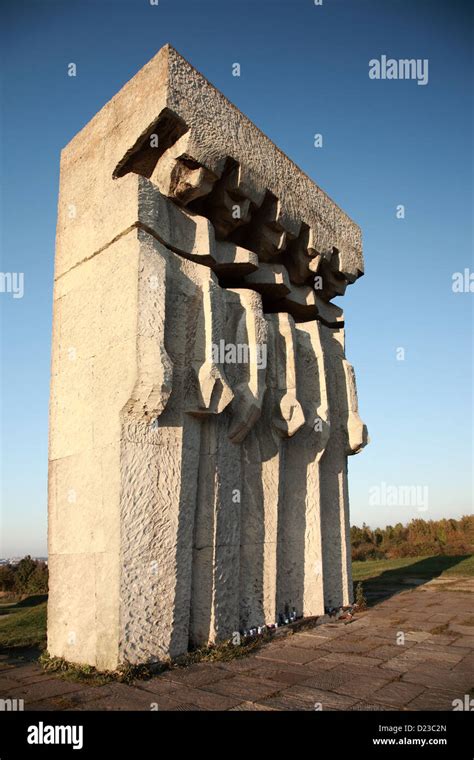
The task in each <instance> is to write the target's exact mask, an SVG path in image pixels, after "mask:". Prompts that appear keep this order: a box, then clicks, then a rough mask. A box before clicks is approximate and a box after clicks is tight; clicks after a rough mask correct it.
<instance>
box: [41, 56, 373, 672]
mask: <svg viewBox="0 0 474 760" xmlns="http://www.w3.org/2000/svg"><path fill="white" fill-rule="evenodd" d="M362 273H363V259H362V249H361V242H360V231H359V229H358V227H357V225H355V224H354V223H353V222H352V221H351V220H350V219H349V218H348V217H347V216H346V215H345V214H344V213H343V212H342V211H341V210H340V209H339V208H338V207H337V206H336V205H335V204H334V203H333V202H332V201H331V200H330V199H329V198H328V197H327V196H326V195H325V193H324V192H323V191H322V190H320V188H318V187H317V186H316V185H315V184H314V183H313V182H312V181H311V180H310V179H309V178H308V177H307V176H306V175H305V174H303V172H301V171H300V170H299V169H298V168H297V167H296V166H295V165H294V164H293V163H292V162H291V161H290V160H289V159H288V158H287V157H286V156H285V155H284V154H282V153H281V151H279V150H278V148H276V147H275V146H274V145H273V143H271V141H270V140H268V138H266V137H265V135H263V134H262V133H261V132H260V131H259V130H258V129H257V128H256V127H255V126H254V125H253V124H252V123H251V122H250V121H249V120H248V119H247V118H246V117H245V116H243V115H242V114H241V113H240V112H239V111H238V110H237V109H236V108H235V107H234V106H232V104H230V103H229V102H228V101H227V100H226V99H225V98H224V96H223V95H221V94H220V93H219V92H217V91H216V90H215V89H214V88H213V87H212V85H210V84H209V83H208V82H207V81H206V80H205V79H204V78H203V77H202V76H201V75H200V74H198V72H196V71H195V70H194V69H193V68H192V67H191V66H190V65H189V64H188V63H187V62H186V61H184V59H183V58H181V56H179V55H178V54H177V53H176V51H174V50H173V49H172V48H170V47H169V46H167V47H165V48H163V49H162V50H161V51H160V52H159V53H158V54H157V55H156V56H155V58H153V59H152V61H150V62H149V63H148V64H147V65H146V66H145V67H144V68H143V69H142V70H141V71H140V72H139V73H138V74H137V75H136V76H135V77H133V79H132V80H131V81H130V82H128V83H127V84H126V85H125V87H124V88H123V89H122V90H121V91H120V92H119V93H118V94H117V95H116V96H115V97H114V98H113V99H112V100H111V101H110V102H109V103H108V104H107V105H106V106H104V108H103V109H102V110H101V111H100V112H99V113H98V114H97V115H96V116H95V117H94V118H93V119H92V120H91V121H90V122H89V124H88V125H87V126H86V127H84V129H83V130H82V131H81V132H79V134H78V135H76V137H75V138H74V139H73V140H72V141H71V142H70V143H69V145H68V146H67V147H66V148H65V149H64V151H63V152H62V156H61V180H60V198H59V205H58V228H57V246H56V264H55V286H54V320H53V322H54V323H53V349H52V382H51V404H50V447H49V450H50V466H49V560H50V561H49V566H50V600H49V610H48V650H49V652H50V654H51V655H54V656H59V657H63V658H65V659H66V660H69V661H72V662H77V663H88V664H90V665H94V666H95V667H97V668H99V669H109V670H110V669H114V668H116V667H117V666H118V665H120V664H121V663H124V662H129V663H132V664H138V663H144V662H155V661H159V660H167V659H168V658H170V657H171V658H173V657H176V656H178V655H180V654H182V653H184V652H186V651H187V650H188V647H189V646H190V645H191V646H195V645H202V644H207V643H209V642H211V643H212V642H215V641H220V640H223V639H228V638H230V637H231V636H232V635H233V633H234V632H236V631H243V630H245V629H248V628H251V627H255V626H263V625H270V624H273V623H274V622H275V621H276V620H278V618H279V616H281V615H282V616H283V617H288V615H289V612H290V611H291V612H294V614H295V615H297V616H298V617H310V616H315V615H322V614H324V610H325V607H338V606H340V605H343V604H347V603H349V602H350V601H351V594H352V583H351V575H350V547H349V503H348V488H347V456H348V455H350V454H355V453H358V452H359V451H360V450H361V449H362V448H363V446H365V444H366V443H367V430H366V428H365V426H364V425H363V423H362V421H361V419H360V417H359V414H358V408H357V394H356V389H355V380H354V372H353V369H352V367H351V366H350V365H349V364H348V362H347V360H346V358H345V354H344V321H343V313H342V311H341V309H340V308H339V307H337V306H335V305H333V304H332V303H331V299H332V298H334V297H335V296H336V295H343V294H344V291H345V289H346V287H347V285H348V284H351V283H353V282H354V281H355V280H356V279H357V278H358V277H359V276H360V275H361V274H362Z"/></svg>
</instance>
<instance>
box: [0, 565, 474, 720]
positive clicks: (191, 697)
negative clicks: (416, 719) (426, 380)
mask: <svg viewBox="0 0 474 760" xmlns="http://www.w3.org/2000/svg"><path fill="white" fill-rule="evenodd" d="M426 586H429V587H430V588H429V593H426V591H427V589H426ZM459 587H461V588H462V589H463V590H462V592H457V591H456V589H457V588H459ZM440 588H441V589H443V590H442V591H439V589H440ZM447 589H449V593H447ZM466 589H470V590H471V593H470V594H467V593H465V591H466ZM472 591H474V580H473V579H458V585H456V581H451V580H450V581H449V583H448V584H446V583H444V582H443V583H441V582H439V581H438V580H435V581H431V582H430V583H429V584H425V585H424V586H418V587H417V588H416V590H413V589H410V590H407V591H402V592H400V593H398V594H396V595H395V596H393V597H391V598H389V599H387V600H385V601H381V602H379V603H378V604H377V605H376V606H375V607H373V608H371V609H369V610H368V611H367V612H364V613H360V614H359V615H358V616H357V617H356V618H355V619H354V620H353V621H351V622H350V623H348V622H343V621H338V622H333V621H331V622H329V623H324V624H323V625H315V626H314V627H312V628H309V629H304V630H301V631H299V632H294V633H291V631H288V635H287V636H285V635H279V636H278V638H276V639H275V640H273V641H271V642H269V643H267V644H265V645H263V646H262V647H261V648H260V649H258V650H257V651H255V652H253V653H252V654H250V655H249V656H247V657H242V658H238V659H234V660H231V661H229V662H201V663H197V664H195V665H192V666H190V667H188V668H179V667H175V668H172V669H171V670H168V671H166V672H164V673H162V674H161V675H159V676H156V677H154V678H152V679H149V680H137V681H135V683H134V684H133V685H126V684H123V683H114V682H112V683H106V684H104V685H102V686H99V685H97V686H93V685H89V684H85V683H84V682H73V681H67V680H64V679H62V678H60V677H58V676H56V675H54V674H52V673H45V672H44V671H42V669H41V668H40V666H39V665H38V664H37V663H36V662H31V661H24V660H22V659H21V657H20V656H19V655H15V656H14V657H13V656H10V657H8V656H7V655H2V656H1V660H0V699H8V698H10V699H13V698H16V699H24V701H25V709H26V710H35V709H37V710H58V711H62V710H64V711H79V710H162V711H170V710H172V711H192V710H204V711H209V710H219V711H220V710H230V711H235V710H238V711H245V710H249V711H259V710H262V711H286V710H290V711H308V710H319V709H323V710H361V711H362V710H371V711H374V710H375V711H387V710H408V711H410V710H452V709H453V701H454V700H455V699H464V696H465V695H466V694H469V693H470V691H471V689H472V688H473V686H474V635H473V632H474V625H473V624H474V615H473V614H472V613H470V612H469V610H470V607H469V604H470V600H471V599H472V598H473V597H472ZM447 632H448V633H449V635H447ZM400 633H403V634H404V637H405V638H404V643H403V644H400V643H398V641H399V634H400Z"/></svg>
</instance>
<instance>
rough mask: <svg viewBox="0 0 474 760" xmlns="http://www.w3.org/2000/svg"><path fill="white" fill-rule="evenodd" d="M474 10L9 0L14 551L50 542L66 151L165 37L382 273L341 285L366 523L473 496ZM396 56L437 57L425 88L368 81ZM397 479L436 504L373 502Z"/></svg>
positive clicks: (183, 0)
mask: <svg viewBox="0 0 474 760" xmlns="http://www.w3.org/2000/svg"><path fill="white" fill-rule="evenodd" d="M469 5H470V3H469V2H461V0H450V1H449V2H445V1H444V0H383V2H381V0H323V5H322V6H315V5H314V0H280V1H278V0H267V1H265V0H260V1H259V2H256V0H252V1H251V2H249V1H247V0H241V1H239V2H237V1H236V0H235V1H233V0H219V2H207V1H206V0H200V1H199V2H197V1H196V0H159V4H158V5H157V6H151V5H150V3H149V0H110V1H107V0H94V2H78V1H77V0H68V2H54V1H51V2H48V0H42V1H41V2H40V1H37V2H34V1H31V0H30V1H26V2H22V1H21V0H4V2H3V6H2V12H1V14H2V18H1V23H0V27H1V31H0V47H1V53H0V55H1V67H2V104H1V138H0V146H1V156H0V158H1V176H2V180H3V181H2V187H3V191H2V196H1V214H2V219H1V249H2V271H3V272H23V273H24V288H25V293H24V297H23V298H21V299H20V298H18V299H14V298H13V297H12V294H11V293H0V308H1V315H2V402H3V405H2V437H1V443H2V449H3V451H2V461H3V472H2V490H1V496H2V507H1V518H2V520H1V524H0V530H1V535H0V556H8V555H13V554H24V553H26V552H30V553H32V554H36V555H41V554H45V553H46V505H47V421H48V394H49V369H50V332H51V304H52V278H53V261H54V237H55V223H56V218H55V217H56V204H57V193H58V170H59V153H60V150H61V148H62V147H63V146H64V145H66V144H67V142H68V141H69V140H70V139H71V137H72V136H73V135H74V134H75V133H76V132H77V131H78V130H79V129H80V128H81V127H82V126H83V125H84V124H86V123H87V122H88V121H89V119H90V118H91V117H92V116H93V115H94V114H95V113H96V112H97V111H98V110H99V109H100V108H101V107H102V106H103V105H104V104H105V103H106V102H107V101H108V100H109V99H110V98H111V97H112V96H113V95H114V94H115V92H116V91H117V90H118V89H119V88H120V87H121V86H122V85H123V84H124V83H125V82H126V81H127V80H128V79H130V77H132V76H133V75H134V74H135V73H136V72H137V71H138V70H139V69H140V68H141V66H143V64H145V63H146V62H147V61H148V60H149V59H150V58H151V57H152V56H153V55H154V54H155V53H156V52H157V50H158V49H159V48H160V47H161V46H162V45H163V44H165V43H167V42H170V43H171V44H172V45H173V46H174V47H175V48H176V49H177V50H178V51H179V52H180V53H181V54H182V55H184V57H185V58H187V59H188V60H189V61H190V62H191V63H192V64H193V65H194V66H195V67H196V68H197V69H198V70H200V71H201V72H202V73H203V74H204V75H205V76H206V77H207V78H208V79H209V80H210V81H211V82H212V83H213V84H214V85H215V86H216V87H218V88H219V89H220V90H222V92H224V94H225V95H226V96H227V97H228V98H229V99H230V100H232V101H233V102H234V103H235V104H236V105H237V106H238V107H239V108H240V109H241V110H242V111H243V112H244V113H245V114H247V115H248V116H249V117H250V119H251V120H252V121H254V122H255V123H256V124H257V125H258V126H259V127H260V128H261V129H262V130H263V131H264V132H266V134H267V135H268V136H269V137H270V138H271V139H272V140H273V141H274V142H275V143H276V144H277V145H278V146H279V147H280V148H281V149H282V150H283V151H285V152H286V153H287V154H288V155H289V156H290V157H291V158H292V159H293V160H294V161H295V162H296V163H297V164H298V165H299V166H300V167H301V168H302V169H303V170H304V171H305V172H306V173H307V174H309V176H310V177H311V178H312V179H314V180H315V182H317V183H318V184H319V185H320V186H321V187H322V188H323V189H324V190H325V191H326V192H327V193H328V194H329V195H330V196H331V197H332V198H333V199H334V200H335V201H336V202H337V203H338V204H339V205H340V206H341V207H342V208H343V209H344V210H345V211H346V212H347V213H348V214H349V215H350V216H351V217H352V218H353V219H354V220H355V221H357V222H358V224H360V226H361V227H362V230H363V240H364V251H365V260H366V275H365V277H363V278H362V279H361V280H359V281H358V282H357V283H356V284H355V285H354V286H351V287H350V288H349V289H348V291H347V293H346V296H345V297H344V299H339V305H341V306H343V307H344V309H345V313H346V321H347V355H348V358H349V360H350V361H351V362H352V363H353V364H354V366H355V369H356V374H357V379H358V389H359V402H360V409H361V414H362V416H363V419H364V421H365V422H366V423H367V425H368V427H369V432H370V435H371V444H370V446H369V447H368V448H367V449H365V451H364V452H362V453H361V454H360V455H359V456H357V457H355V458H352V459H351V460H350V464H349V473H350V495H351V509H352V522H353V523H358V524H360V523H362V521H363V520H365V522H367V523H368V524H370V525H372V526H374V527H375V526H377V525H381V526H384V525H386V524H387V523H391V524H394V523H396V522H397V521H401V522H406V521H407V520H409V519H411V518H412V517H419V516H421V517H425V518H434V519H435V518H439V517H444V516H453V517H458V516H460V515H462V514H465V513H468V512H471V511H472V469H473V465H472V385H473V383H472V380H473V367H472V348H473V321H472V302H473V298H474V295H473V294H472V293H471V294H470V293H453V291H452V275H453V273H454V272H457V271H463V270H464V269H465V268H466V267H467V268H469V269H470V270H471V271H472V270H473V269H474V265H473V260H472V74H471V73H470V72H472V52H471V50H470V31H469V27H470V25H472V16H471V15H470V12H469ZM383 54H385V55H387V56H389V57H392V58H395V59H401V58H415V59H425V58H426V59H428V60H429V82H428V84H427V85H426V86H419V85H417V82H416V81H413V80H404V81H401V80H371V79H370V78H369V76H368V70H369V65H368V62H369V60H371V59H373V58H380V56H381V55H383ZM70 62H74V63H76V65H77V77H75V78H72V77H68V76H67V66H68V63H70ZM235 62H238V63H240V65H241V76H240V77H239V78H238V77H233V76H232V64H233V63H235ZM315 133H321V134H322V135H323V147H322V148H315V147H314V145H313V138H314V134H315ZM399 204H403V205H404V206H405V218H404V219H397V218H396V213H395V212H396V207H397V206H398V205H399ZM399 347H402V348H404V350H405V360H404V361H399V360H397V357H396V350H397V348H399ZM382 483H386V484H387V485H394V486H397V487H398V486H419V487H427V488H428V493H429V504H428V509H427V510H426V511H423V512H420V510H419V507H418V506H415V505H414V506H395V507H394V506H387V505H385V506H384V505H383V504H379V505H378V506H373V505H372V504H371V503H370V498H369V495H370V493H371V491H370V489H373V488H374V487H377V486H380V485H381V484H382Z"/></svg>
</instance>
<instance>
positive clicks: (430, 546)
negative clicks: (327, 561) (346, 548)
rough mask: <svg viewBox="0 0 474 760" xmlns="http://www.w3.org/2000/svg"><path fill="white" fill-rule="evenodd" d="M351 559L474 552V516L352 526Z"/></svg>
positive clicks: (417, 519)
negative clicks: (457, 518)
mask: <svg viewBox="0 0 474 760" xmlns="http://www.w3.org/2000/svg"><path fill="white" fill-rule="evenodd" d="M351 544H352V559H353V560H365V559H395V558H396V557H421V556H423V555H429V554H451V555H462V554H472V553H473V552H474V516H473V515H466V516H464V517H461V519H460V520H451V519H450V520H446V519H445V520H422V519H421V518H416V519H414V520H412V521H411V522H410V523H408V525H402V524H401V523H397V524H396V525H387V527H386V528H375V530H372V529H371V528H369V527H368V526H367V525H366V524H365V523H363V524H362V528H358V527H357V526H356V525H353V526H352V528H351Z"/></svg>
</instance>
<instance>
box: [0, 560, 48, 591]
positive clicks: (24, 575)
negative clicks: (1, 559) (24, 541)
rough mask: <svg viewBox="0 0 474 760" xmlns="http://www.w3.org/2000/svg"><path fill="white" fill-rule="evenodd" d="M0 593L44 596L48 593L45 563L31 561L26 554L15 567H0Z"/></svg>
mask: <svg viewBox="0 0 474 760" xmlns="http://www.w3.org/2000/svg"><path fill="white" fill-rule="evenodd" d="M0 591H8V592H10V593H12V594H18V595H19V596H23V595H26V594H46V593H47V591H48V566H47V564H46V562H41V561H40V560H36V559H32V558H31V557H30V555H29V554H28V555H27V556H26V557H23V559H22V560H20V562H19V563H18V564H17V565H2V566H0Z"/></svg>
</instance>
